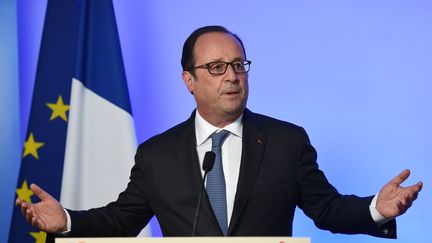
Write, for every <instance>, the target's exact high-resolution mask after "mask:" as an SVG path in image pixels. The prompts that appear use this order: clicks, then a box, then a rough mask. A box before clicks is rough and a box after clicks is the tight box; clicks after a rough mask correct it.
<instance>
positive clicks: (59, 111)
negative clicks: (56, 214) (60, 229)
mask: <svg viewBox="0 0 432 243" xmlns="http://www.w3.org/2000/svg"><path fill="white" fill-rule="evenodd" d="M78 10H79V9H78V5H77V1H74V0H68V1H49V2H48V5H47V11H46V16H45V24H44V29H43V34H42V41H41V47H40V52H39V60H38V67H37V71H36V80H35V86H34V89H33V98H32V105H31V111H30V120H29V123H28V124H29V125H28V128H27V135H26V141H25V143H24V150H23V153H22V160H21V168H20V172H19V176H18V183H17V189H16V195H17V197H18V198H20V199H22V200H25V201H27V202H32V203H34V202H36V201H37V198H36V197H34V196H33V193H32V192H31V190H30V189H29V186H30V184H31V183H37V184H38V185H40V186H41V187H42V188H44V189H45V190H46V191H48V192H49V193H50V194H51V195H52V196H53V197H55V198H57V199H59V198H60V189H61V182H62V171H63V160H64V152H65V145H66V133H67V126H68V110H69V101H70V92H71V77H72V75H73V72H74V67H75V60H76V58H75V56H76V52H75V50H76V40H77V35H76V33H77V31H78V13H79V12H78ZM45 237H46V234H45V232H41V231H39V230H37V229H34V228H33V227H32V226H31V225H30V224H28V223H27V222H26V220H25V218H24V217H23V216H22V215H21V212H20V209H19V207H15V208H14V210H13V215H12V222H11V227H10V232H9V242H11V243H14V242H20V243H25V242H37V243H41V242H45Z"/></svg>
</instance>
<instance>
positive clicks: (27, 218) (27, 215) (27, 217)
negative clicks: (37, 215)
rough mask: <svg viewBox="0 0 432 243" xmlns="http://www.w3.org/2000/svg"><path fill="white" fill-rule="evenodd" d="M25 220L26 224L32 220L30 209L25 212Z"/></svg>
mask: <svg viewBox="0 0 432 243" xmlns="http://www.w3.org/2000/svg"><path fill="white" fill-rule="evenodd" d="M25 218H26V220H27V222H29V223H31V221H32V218H33V213H32V211H31V209H30V208H29V209H27V210H26V211H25Z"/></svg>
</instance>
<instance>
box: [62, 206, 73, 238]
mask: <svg viewBox="0 0 432 243" xmlns="http://www.w3.org/2000/svg"><path fill="white" fill-rule="evenodd" d="M63 210H64V212H65V213H66V219H67V225H66V227H67V228H66V230H65V231H63V232H61V233H60V235H62V236H67V235H68V234H69V232H70V231H71V230H72V221H71V217H70V215H69V212H68V211H67V210H66V209H65V208H63Z"/></svg>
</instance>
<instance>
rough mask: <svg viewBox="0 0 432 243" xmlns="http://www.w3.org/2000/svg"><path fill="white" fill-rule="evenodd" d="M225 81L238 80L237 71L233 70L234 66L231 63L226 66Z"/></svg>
mask: <svg viewBox="0 0 432 243" xmlns="http://www.w3.org/2000/svg"><path fill="white" fill-rule="evenodd" d="M225 81H226V82H231V83H236V82H239V79H238V73H236V72H235V71H234V67H233V65H232V64H229V65H228V67H227V70H226V72H225Z"/></svg>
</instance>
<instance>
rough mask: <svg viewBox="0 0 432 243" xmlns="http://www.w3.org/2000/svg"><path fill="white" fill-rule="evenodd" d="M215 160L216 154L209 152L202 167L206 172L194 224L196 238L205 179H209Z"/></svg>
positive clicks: (193, 231)
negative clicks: (208, 174) (208, 175)
mask: <svg viewBox="0 0 432 243" xmlns="http://www.w3.org/2000/svg"><path fill="white" fill-rule="evenodd" d="M215 158H216V154H215V153H214V152H212V151H208V152H206V153H205V155H204V160H203V166H202V169H203V170H204V177H203V180H202V184H201V191H200V194H199V197H198V204H197V207H196V211H195V218H194V224H193V228H192V236H195V233H196V227H197V225H198V216H199V209H200V207H201V198H202V194H203V191H204V183H205V179H206V177H207V173H209V171H211V170H212V169H213V165H214V162H215Z"/></svg>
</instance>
